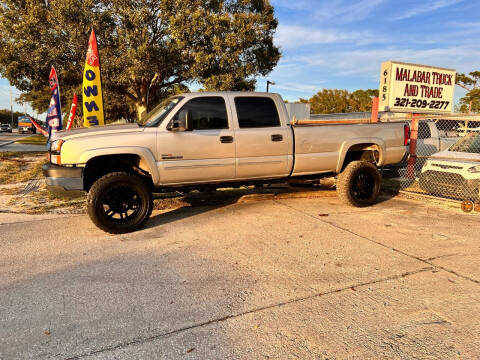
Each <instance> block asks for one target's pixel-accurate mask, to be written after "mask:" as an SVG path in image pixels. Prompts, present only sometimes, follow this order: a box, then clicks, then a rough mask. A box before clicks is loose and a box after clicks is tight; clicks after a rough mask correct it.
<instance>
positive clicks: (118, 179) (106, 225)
mask: <svg viewBox="0 0 480 360" xmlns="http://www.w3.org/2000/svg"><path fill="white" fill-rule="evenodd" d="M115 188H117V189H125V190H124V191H127V192H130V193H134V194H135V201H136V202H138V213H135V212H137V210H135V211H134V213H133V215H134V216H133V217H132V218H130V219H128V217H127V218H126V219H123V217H122V218H121V219H113V218H109V217H108V216H107V214H106V213H105V208H104V203H103V201H104V197H105V196H107V194H108V192H109V191H112V189H115ZM118 191H122V190H118ZM127 196H128V195H127ZM152 209H153V196H152V190H151V188H150V186H149V185H148V184H147V182H146V181H145V180H144V179H142V178H141V177H140V176H138V175H135V174H132V173H128V172H123V171H122V172H112V173H109V174H107V175H104V176H102V177H101V178H100V179H98V180H97V181H95V183H94V184H93V185H92V187H91V188H90V191H89V192H88V196H87V210H88V215H89V216H90V219H91V220H92V221H93V223H94V224H95V225H96V226H97V227H99V228H100V229H102V230H103V231H105V232H108V233H111V234H124V233H128V232H132V231H135V230H138V229H139V228H141V227H142V226H143V224H145V222H146V221H147V220H148V218H149V217H150V215H151V214H152Z"/></svg>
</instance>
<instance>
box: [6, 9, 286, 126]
mask: <svg viewBox="0 0 480 360" xmlns="http://www.w3.org/2000/svg"><path fill="white" fill-rule="evenodd" d="M1 4H2V5H1V6H0V47H1V49H2V52H0V74H1V75H2V76H3V77H6V78H7V79H8V80H9V81H10V83H11V84H12V85H13V86H15V87H16V88H17V89H18V90H20V91H22V92H23V93H24V94H23V95H22V96H21V97H20V100H21V101H26V102H29V103H30V104H31V105H32V107H33V108H34V109H35V110H37V111H40V112H43V111H45V109H46V108H47V107H48V102H49V98H50V92H49V89H48V86H47V80H46V79H47V77H48V73H49V71H50V66H51V65H54V66H55V67H56V69H57V73H58V75H59V82H60V89H61V94H62V104H63V105H64V110H65V111H66V110H68V108H69V103H70V99H71V98H72V95H73V92H74V91H76V92H77V93H78V94H79V95H81V94H82V87H81V86H82V72H83V66H84V61H85V55H86V50H87V42H88V36H89V34H90V29H91V28H94V29H95V32H96V34H97V39H98V43H99V51H100V57H101V59H100V60H101V67H102V80H103V89H104V99H105V108H106V117H107V118H110V119H117V118H121V117H125V118H131V117H133V116H134V115H135V112H136V113H137V118H140V115H141V114H142V113H143V112H144V111H146V110H148V109H150V108H152V107H153V106H155V105H156V104H157V103H158V102H159V101H160V100H161V99H162V98H164V97H166V96H168V95H169V94H170V93H171V92H172V91H173V92H175V91H176V90H175V89H178V88H179V87H182V86H183V87H184V86H185V85H188V84H192V83H197V84H202V85H203V87H204V89H206V90H246V89H248V90H250V89H253V88H254V87H255V76H258V75H263V76H265V75H267V74H268V73H269V72H270V71H271V70H272V69H273V68H274V67H275V65H276V64H277V62H278V60H279V58H280V52H279V49H278V48H277V47H275V46H274V44H273V35H274V32H275V29H276V27H277V20H276V19H275V17H274V12H273V7H272V6H271V5H270V3H269V2H268V0H223V1H222V0H98V1H94V0H47V1H45V0H1ZM80 101H81V98H80V99H79V102H80ZM79 108H81V107H79Z"/></svg>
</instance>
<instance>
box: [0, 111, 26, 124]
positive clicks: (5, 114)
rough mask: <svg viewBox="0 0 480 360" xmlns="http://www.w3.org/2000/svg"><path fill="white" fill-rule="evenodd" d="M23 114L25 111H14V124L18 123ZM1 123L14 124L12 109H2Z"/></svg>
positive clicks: (0, 113)
mask: <svg viewBox="0 0 480 360" xmlns="http://www.w3.org/2000/svg"><path fill="white" fill-rule="evenodd" d="M21 115H23V113H21V112H18V111H14V112H13V126H14V127H15V126H17V124H18V121H17V119H18V117H19V116H21ZM0 124H10V125H11V124H12V114H11V113H10V110H6V109H2V110H0Z"/></svg>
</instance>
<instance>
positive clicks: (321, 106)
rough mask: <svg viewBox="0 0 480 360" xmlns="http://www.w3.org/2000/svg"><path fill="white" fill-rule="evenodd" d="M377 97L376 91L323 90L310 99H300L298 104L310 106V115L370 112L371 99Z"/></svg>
mask: <svg viewBox="0 0 480 360" xmlns="http://www.w3.org/2000/svg"><path fill="white" fill-rule="evenodd" d="M376 96H378V90H376V89H367V90H356V91H354V92H352V93H351V92H349V91H348V90H338V89H323V90H321V91H319V92H318V93H316V94H315V95H313V96H312V97H311V98H310V99H308V100H307V99H300V102H303V103H308V104H310V112H311V113H312V114H330V113H347V112H357V111H371V110H372V99H373V98H374V97H376Z"/></svg>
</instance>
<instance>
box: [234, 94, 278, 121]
mask: <svg viewBox="0 0 480 360" xmlns="http://www.w3.org/2000/svg"><path fill="white" fill-rule="evenodd" d="M235 108H236V110H237V117H238V126H239V127H240V128H263V127H277V126H280V117H279V116H278V111H277V107H276V106H275V103H274V102H273V100H272V99H270V98H266V97H253V96H248V97H236V98H235Z"/></svg>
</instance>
